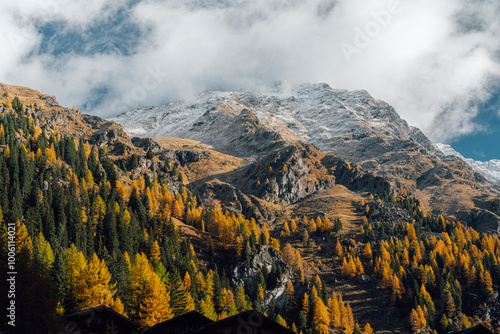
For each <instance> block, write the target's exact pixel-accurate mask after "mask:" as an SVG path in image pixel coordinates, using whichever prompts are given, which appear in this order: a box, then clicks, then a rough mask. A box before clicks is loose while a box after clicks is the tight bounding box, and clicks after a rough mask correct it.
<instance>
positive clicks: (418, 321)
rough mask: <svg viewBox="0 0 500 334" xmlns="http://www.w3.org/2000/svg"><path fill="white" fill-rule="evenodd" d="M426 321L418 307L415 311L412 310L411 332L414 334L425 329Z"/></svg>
mask: <svg viewBox="0 0 500 334" xmlns="http://www.w3.org/2000/svg"><path fill="white" fill-rule="evenodd" d="M426 324H427V321H426V320H425V315H424V311H422V308H421V307H420V305H418V306H417V308H416V309H412V310H411V313H410V326H411V330H412V331H413V332H414V333H416V332H418V331H420V330H421V329H422V328H424V327H425V325H426Z"/></svg>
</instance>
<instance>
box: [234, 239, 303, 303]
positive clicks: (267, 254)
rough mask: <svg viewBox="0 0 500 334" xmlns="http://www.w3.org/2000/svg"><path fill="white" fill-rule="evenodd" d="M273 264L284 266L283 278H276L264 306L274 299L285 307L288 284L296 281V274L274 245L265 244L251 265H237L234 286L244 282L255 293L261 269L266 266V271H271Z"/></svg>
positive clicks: (266, 296)
mask: <svg viewBox="0 0 500 334" xmlns="http://www.w3.org/2000/svg"><path fill="white" fill-rule="evenodd" d="M273 264H274V265H275V266H280V267H281V268H283V271H282V274H281V279H279V278H278V279H276V281H275V282H273V285H272V287H270V289H269V290H267V291H266V294H265V296H264V300H263V301H262V304H263V305H262V306H263V307H264V308H267V307H269V305H270V304H271V303H272V302H273V300H274V302H276V303H277V304H278V305H279V306H280V307H283V306H284V304H285V302H286V298H285V297H286V296H285V289H286V285H287V284H288V282H290V281H292V283H294V275H293V273H292V270H291V269H290V267H288V266H287V265H286V264H285V263H284V262H283V259H282V257H281V254H280V252H279V251H277V250H276V249H275V248H273V247H269V246H263V247H262V248H261V249H260V250H259V252H258V253H257V254H256V255H255V256H254V258H253V259H252V261H251V263H250V265H247V263H246V262H244V263H241V264H239V265H238V266H236V268H234V271H233V278H232V284H233V285H234V286H238V285H240V284H243V285H244V286H246V287H248V289H249V292H250V293H251V294H253V293H255V292H256V290H257V275H258V274H259V272H260V271H263V270H264V267H265V268H266V271H267V272H268V273H270V272H271V269H272V267H273ZM268 288H269V287H268Z"/></svg>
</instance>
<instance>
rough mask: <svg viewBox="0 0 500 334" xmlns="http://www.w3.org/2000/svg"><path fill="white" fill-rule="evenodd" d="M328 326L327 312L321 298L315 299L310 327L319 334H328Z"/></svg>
mask: <svg viewBox="0 0 500 334" xmlns="http://www.w3.org/2000/svg"><path fill="white" fill-rule="evenodd" d="M329 324H330V317H329V314H328V310H327V309H326V306H325V304H324V303H323V300H321V298H315V301H314V309H313V314H312V327H313V329H314V330H315V331H316V332H317V333H320V334H328V326H329Z"/></svg>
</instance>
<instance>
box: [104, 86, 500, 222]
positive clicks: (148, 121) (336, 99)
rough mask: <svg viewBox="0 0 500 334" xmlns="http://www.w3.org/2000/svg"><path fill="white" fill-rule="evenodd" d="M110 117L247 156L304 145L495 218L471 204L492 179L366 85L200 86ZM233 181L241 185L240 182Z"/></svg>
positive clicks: (464, 214)
mask: <svg viewBox="0 0 500 334" xmlns="http://www.w3.org/2000/svg"><path fill="white" fill-rule="evenodd" d="M113 120H114V121H116V122H118V123H120V124H122V125H123V127H124V129H125V131H126V132H127V133H129V134H130V135H132V136H141V137H161V136H173V137H179V138H190V139H194V140H198V141H200V142H202V143H205V144H209V145H212V146H213V147H214V149H215V150H219V151H221V152H223V153H226V154H230V155H234V156H238V157H240V158H249V159H253V160H254V161H257V160H259V159H261V158H262V157H263V156H265V155H267V154H269V152H273V151H274V150H279V149H281V148H283V147H287V146H297V145H299V146H300V145H312V146H314V147H316V148H317V149H319V151H320V152H322V154H333V155H335V156H336V157H338V158H340V159H343V160H345V161H346V162H349V163H354V164H356V165H357V166H359V168H360V170H363V171H364V172H366V173H369V174H370V175H373V176H374V177H382V178H383V179H385V180H386V181H387V182H388V183H389V184H390V185H391V189H392V190H391V191H393V192H394V193H399V192H404V193H408V194H411V195H412V196H415V197H417V198H419V200H420V202H421V203H422V205H423V207H424V208H425V209H426V210H431V211H433V212H436V213H437V212H444V213H445V214H447V215H450V216H454V217H456V218H457V219H461V220H466V221H467V220H470V217H469V213H470V212H471V210H476V209H478V210H480V211H481V213H484V214H486V215H489V216H491V217H490V218H491V219H493V220H499V221H500V217H498V216H497V214H495V213H493V212H491V211H490V210H487V209H484V205H483V206H482V207H481V208H478V207H477V202H478V201H479V199H480V201H481V202H490V201H492V200H494V199H495V198H496V197H497V196H498V193H499V189H498V187H497V186H496V185H494V184H492V183H490V182H489V181H488V180H487V179H485V178H484V177H483V176H482V175H481V174H480V173H478V172H477V171H476V170H474V169H473V168H471V167H470V166H469V164H468V163H467V162H466V161H464V160H460V159H455V160H452V159H447V158H446V154H443V152H442V151H441V150H440V149H439V147H438V146H436V145H434V143H432V141H431V140H430V139H429V138H427V137H426V136H425V135H424V134H423V133H422V132H421V131H420V130H419V129H417V128H415V127H411V126H409V125H408V124H407V122H406V121H404V120H403V119H401V118H400V117H399V115H398V114H397V112H396V111H395V110H394V108H392V107H391V106H390V105H388V104H387V103H385V102H383V101H379V100H376V99H374V98H373V97H371V96H370V95H369V94H368V93H367V92H366V91H353V92H350V91H347V90H338V89H332V88H331V87H330V86H328V85H326V84H305V85H300V86H295V87H290V86H286V85H284V84H276V85H274V86H271V87H267V88H260V89H257V90H254V91H249V92H244V91H214V92H204V93H202V94H200V95H198V96H197V97H196V98H194V99H192V100H190V101H183V102H173V103H169V104H166V105H164V106H161V107H159V108H154V107H148V108H144V109H139V110H135V111H130V112H127V113H124V114H121V115H119V116H117V117H116V118H114V119H113ZM267 160H269V159H267ZM267 160H265V161H267ZM323 167H325V166H323ZM323 167H321V166H320V168H319V170H321V169H322V168H323ZM262 181H263V180H261V182H262ZM270 182H271V183H272V185H273V189H277V188H279V187H277V184H274V183H273V182H275V181H273V180H270ZM247 186H249V187H250V188H251V189H253V188H252V187H253V185H250V184H247ZM237 187H238V188H240V187H243V188H244V186H243V185H242V184H241V182H240V183H239V185H238V186H237ZM327 187H328V185H327ZM240 189H241V188H240ZM316 190H319V188H317V189H316ZM289 191H290V190H289V189H288V190H286V191H284V192H283V193H289ZM276 195H277V196H278V195H279V193H276ZM271 197H272V196H271ZM271 197H267V198H266V197H261V198H265V199H266V200H269V199H270V198H271ZM285 197H286V196H285ZM298 199H299V198H295V199H293V200H292V202H293V201H296V200H298Z"/></svg>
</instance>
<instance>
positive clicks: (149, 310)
mask: <svg viewBox="0 0 500 334" xmlns="http://www.w3.org/2000/svg"><path fill="white" fill-rule="evenodd" d="M127 294H128V298H129V301H130V302H129V309H130V310H132V311H131V313H130V317H131V318H132V319H133V320H135V321H136V322H137V323H138V324H140V325H142V326H148V327H151V326H153V325H155V324H157V323H159V322H162V321H165V320H168V319H170V318H172V317H173V313H172V309H171V308H170V294H169V292H168V291H167V289H166V287H165V285H164V284H163V282H162V281H161V279H160V278H159V277H158V275H157V274H156V273H155V272H154V270H153V267H152V266H151V264H150V263H149V261H148V259H147V257H146V255H145V254H144V253H142V254H136V255H135V257H134V260H133V262H132V265H131V271H130V283H129V288H128V291H127Z"/></svg>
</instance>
